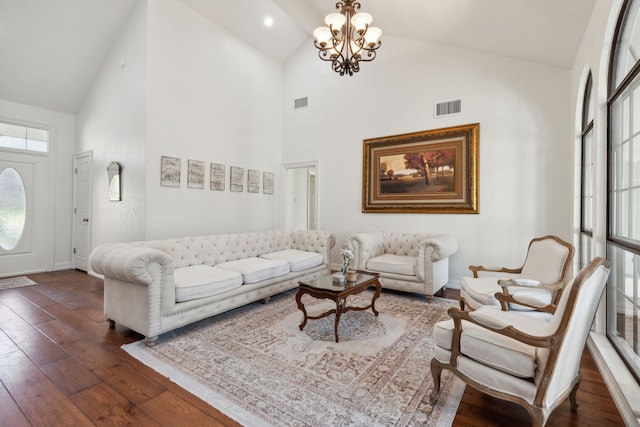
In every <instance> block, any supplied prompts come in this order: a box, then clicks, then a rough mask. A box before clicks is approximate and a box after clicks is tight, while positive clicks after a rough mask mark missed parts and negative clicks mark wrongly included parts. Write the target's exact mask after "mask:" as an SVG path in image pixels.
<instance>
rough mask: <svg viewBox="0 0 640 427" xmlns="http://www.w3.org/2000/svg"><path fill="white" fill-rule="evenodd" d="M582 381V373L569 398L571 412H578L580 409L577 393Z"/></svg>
mask: <svg viewBox="0 0 640 427" xmlns="http://www.w3.org/2000/svg"><path fill="white" fill-rule="evenodd" d="M581 382H582V375H580V374H578V381H577V382H576V385H574V386H573V388H572V389H571V393H569V400H570V401H571V412H576V411H577V410H578V400H577V399H576V394H577V393H578V387H579V386H580V383H581Z"/></svg>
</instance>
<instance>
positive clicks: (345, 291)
mask: <svg viewBox="0 0 640 427" xmlns="http://www.w3.org/2000/svg"><path fill="white" fill-rule="evenodd" d="M298 285H299V288H298V292H297V293H296V303H297V304H298V308H299V309H300V310H302V313H303V314H304V319H302V323H300V330H303V329H304V327H305V325H306V324H307V320H309V319H311V320H313V319H322V318H323V317H327V316H329V315H330V314H334V313H335V315H336V321H335V328H334V332H335V336H336V342H338V324H339V323H340V316H342V314H343V313H346V312H347V311H359V310H367V309H369V308H370V309H371V311H373V314H374V315H376V316H377V315H378V311H377V310H376V307H375V304H376V300H377V299H378V297H379V296H380V292H381V291H382V285H380V282H379V281H378V275H377V274H372V273H363V272H358V278H357V279H356V280H354V281H346V282H336V281H334V280H333V276H331V275H327V276H322V277H320V278H318V279H314V280H309V281H307V282H298ZM371 286H375V288H376V291H375V293H374V294H373V297H372V298H371V304H369V305H367V306H365V307H353V306H348V305H347V297H348V296H349V295H356V294H359V293H360V292H362V291H364V290H365V289H368V288H370V287H371ZM305 294H308V295H311V296H312V297H314V298H318V299H320V298H324V299H330V300H332V301H334V302H335V303H336V308H334V309H331V310H329V311H327V312H325V313H322V314H320V315H318V316H309V315H308V314H307V310H306V309H305V307H304V304H303V303H302V296H303V295H305Z"/></svg>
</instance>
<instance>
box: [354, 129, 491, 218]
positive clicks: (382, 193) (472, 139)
mask: <svg viewBox="0 0 640 427" xmlns="http://www.w3.org/2000/svg"><path fill="white" fill-rule="evenodd" d="M479 132H480V125H479V124H478V123H474V124H469V125H462V126H454V127H449V128H442V129H435V130H428V131H422V132H414V133H407V134H403V135H395V136H386V137H382V138H373V139H366V140H364V141H363V157H362V158H363V165H362V170H363V177H362V212H379V213H394V212H395V213H470V214H476V213H478V212H479V210H478V146H479Z"/></svg>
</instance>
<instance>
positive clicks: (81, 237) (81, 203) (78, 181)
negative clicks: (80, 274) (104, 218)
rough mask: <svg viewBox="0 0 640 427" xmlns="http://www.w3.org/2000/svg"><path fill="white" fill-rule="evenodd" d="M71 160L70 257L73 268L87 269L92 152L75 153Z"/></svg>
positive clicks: (89, 236) (89, 245) (89, 249)
mask: <svg viewBox="0 0 640 427" xmlns="http://www.w3.org/2000/svg"><path fill="white" fill-rule="evenodd" d="M73 162H74V166H73V168H74V174H73V253H72V255H71V259H72V263H73V267H74V268H76V269H78V270H82V271H89V264H88V260H89V253H90V251H91V197H92V196H91V195H92V191H91V189H92V184H91V183H92V181H93V179H92V165H93V152H92V151H87V152H85V153H80V154H76V155H75V156H74V158H73Z"/></svg>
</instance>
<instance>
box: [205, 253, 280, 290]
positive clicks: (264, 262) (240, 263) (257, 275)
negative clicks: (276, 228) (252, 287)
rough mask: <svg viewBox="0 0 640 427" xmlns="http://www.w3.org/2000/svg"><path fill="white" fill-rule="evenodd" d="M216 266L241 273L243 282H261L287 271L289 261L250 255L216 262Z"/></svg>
mask: <svg viewBox="0 0 640 427" xmlns="http://www.w3.org/2000/svg"><path fill="white" fill-rule="evenodd" d="M216 267H218V268H223V269H225V270H230V271H236V272H238V273H240V274H242V281H243V282H244V283H245V284H249V283H256V282H261V281H263V280H267V279H271V278H273V277H278V276H284V275H285V274H287V273H289V271H290V270H289V263H288V262H286V261H282V260H277V259H265V258H258V257H250V258H243V259H238V260H235V261H227V262H223V263H221V264H216Z"/></svg>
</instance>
